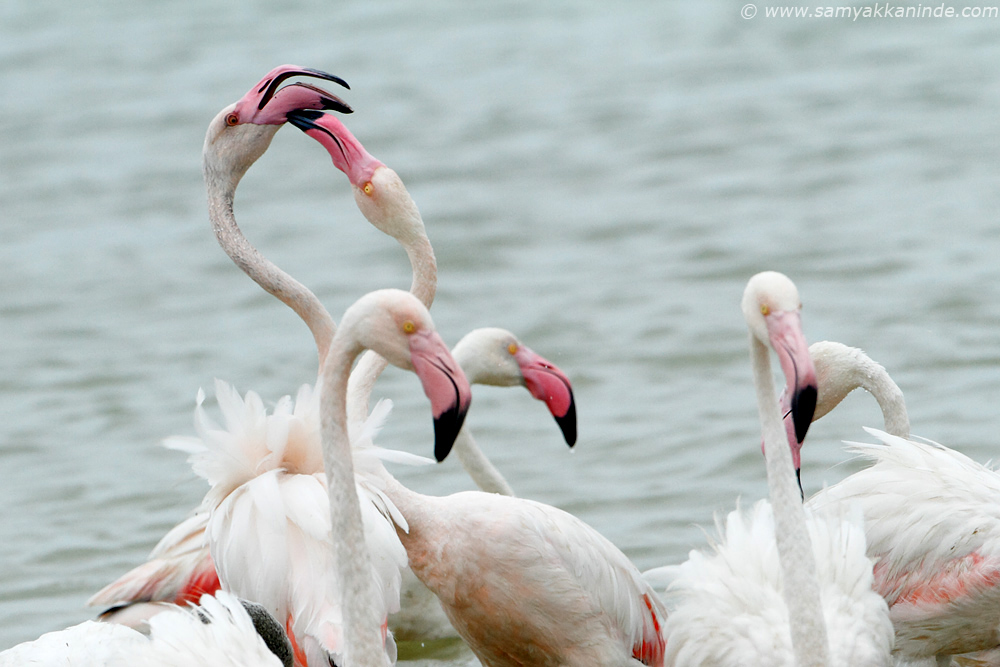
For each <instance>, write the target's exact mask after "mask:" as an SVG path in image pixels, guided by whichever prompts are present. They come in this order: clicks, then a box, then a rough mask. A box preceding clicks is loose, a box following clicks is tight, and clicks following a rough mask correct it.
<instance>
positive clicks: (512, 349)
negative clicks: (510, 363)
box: [507, 343, 517, 354]
mask: <svg viewBox="0 0 1000 667" xmlns="http://www.w3.org/2000/svg"><path fill="white" fill-rule="evenodd" d="M507 351H508V352H510V353H511V354H517V343H511V344H510V345H508V346H507Z"/></svg>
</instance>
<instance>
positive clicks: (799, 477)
mask: <svg viewBox="0 0 1000 667" xmlns="http://www.w3.org/2000/svg"><path fill="white" fill-rule="evenodd" d="M795 481H796V482H798V484H799V497H800V498H801V499H802V502H805V501H806V492H805V491H803V490H802V468H796V469H795Z"/></svg>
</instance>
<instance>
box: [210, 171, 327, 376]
mask: <svg viewBox="0 0 1000 667" xmlns="http://www.w3.org/2000/svg"><path fill="white" fill-rule="evenodd" d="M205 182H206V183H205V184H206V187H207V190H208V217H209V220H210V221H211V223H212V230H213V231H214V232H215V238H216V239H217V240H218V242H219V245H220V246H222V249H223V250H225V251H226V254H227V255H229V258H230V259H231V260H233V262H234V263H235V264H236V266H238V267H240V269H242V270H243V272H244V273H246V274H247V275H248V276H250V278H251V279H252V280H253V281H254V282H255V283H257V284H258V285H260V286H261V287H262V288H264V290H265V291H267V292H268V293H269V294H272V295H273V296H275V297H277V298H278V299H280V300H281V301H282V303H284V304H285V305H287V306H288V307H289V308H291V309H292V310H294V311H295V313H296V314H297V315H298V316H299V317H300V318H302V321H303V322H305V323H306V326H308V327H309V331H311V332H312V335H313V339H314V340H315V341H316V350H317V352H318V354H319V359H320V362H321V363H322V360H323V358H324V357H325V356H326V352H327V349H329V347H330V341H331V339H332V338H333V334H334V332H335V331H336V324H335V323H334V321H333V318H332V317H331V316H330V313H329V312H327V310H326V308H324V307H323V304H322V303H320V300H319V299H318V298H316V295H315V294H313V293H312V292H311V291H310V290H309V288H307V287H306V286H305V285H303V284H302V283H300V282H299V281H297V280H295V278H292V277H291V276H290V275H288V274H287V273H285V272H284V271H282V270H281V269H280V268H278V267H277V266H276V265H275V264H274V263H273V262H271V261H270V260H268V259H267V258H266V257H264V255H262V254H261V253H260V251H258V250H257V249H256V248H255V247H254V246H253V245H252V244H251V243H250V241H248V240H247V238H246V237H245V236H244V235H243V232H242V231H241V230H240V228H239V225H237V224H236V216H235V214H234V213H233V198H234V196H235V192H236V185H237V184H238V183H239V181H238V180H237V181H236V182H235V183H228V182H226V181H225V180H223V179H221V178H219V177H218V176H217V175H215V174H214V173H210V172H208V171H206V174H205Z"/></svg>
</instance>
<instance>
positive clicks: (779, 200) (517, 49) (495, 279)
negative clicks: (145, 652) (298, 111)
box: [0, 0, 1000, 665]
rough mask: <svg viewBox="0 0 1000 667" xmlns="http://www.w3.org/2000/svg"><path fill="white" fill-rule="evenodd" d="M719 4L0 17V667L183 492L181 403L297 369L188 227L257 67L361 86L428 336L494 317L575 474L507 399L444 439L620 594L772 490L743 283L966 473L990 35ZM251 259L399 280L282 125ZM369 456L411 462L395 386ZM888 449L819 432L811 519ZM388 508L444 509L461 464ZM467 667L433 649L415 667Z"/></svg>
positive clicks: (358, 95)
mask: <svg viewBox="0 0 1000 667" xmlns="http://www.w3.org/2000/svg"><path fill="white" fill-rule="evenodd" d="M740 7H741V3H727V2H704V3H697V4H695V3H646V2H631V3H625V4H619V5H616V6H615V7H614V9H611V8H610V7H609V6H608V5H607V3H599V2H575V3H572V2H562V3H530V2H495V3H489V5H482V6H474V7H470V6H467V4H466V3H457V2H423V3H406V2H392V3H385V2H379V3H366V4H361V3H355V4H352V5H350V6H344V7H336V8H335V7H333V6H331V5H330V4H329V3H320V2H304V3H294V4H292V3H264V2H248V3H228V2H220V1H218V0H208V1H207V2H206V1H198V2H195V1H193V0H178V1H176V2H171V3H133V2H121V1H118V2H115V1H112V0H109V1H107V2H100V3H66V2H54V1H53V0H35V1H33V2H26V1H24V0H14V1H13V2H8V3H6V4H4V6H3V7H2V8H0V17H2V21H0V83H2V88H3V90H4V95H3V102H2V103H0V104H2V109H3V111H4V114H3V123H2V124H0V137H2V140H0V169H2V180H0V211H2V218H3V219H2V226H3V241H2V243H0V266H2V269H0V352H2V353H0V414H2V415H3V418H2V420H0V504H2V506H3V507H4V508H5V510H4V512H3V518H2V520H0V648H6V647H8V646H10V645H12V644H14V643H17V642H20V641H24V640H26V639H31V638H34V637H36V636H37V635H39V634H40V633H42V632H45V631H49V630H52V629H56V628H60V627H64V626H66V625H68V624H72V623H76V622H79V621H82V620H84V619H86V618H88V617H90V616H92V614H93V611H94V610H91V609H87V608H86V607H84V602H85V600H86V599H87V598H88V597H89V596H90V595H91V594H92V593H93V592H94V591H96V590H97V589H98V588H100V587H101V586H103V585H104V584H106V583H107V582H109V581H111V580H113V579H114V578H116V577H117V576H119V575H120V574H122V573H123V572H125V571H126V570H127V569H129V568H131V567H133V566H134V565H136V564H138V563H140V562H141V561H142V560H144V559H145V557H146V556H147V554H148V552H149V549H150V548H151V547H152V546H153V544H155V542H156V541H157V540H158V539H159V538H160V537H161V536H162V535H163V533H164V532H165V531H166V530H167V529H168V528H169V527H171V526H172V525H174V524H175V523H176V522H178V521H179V520H180V519H181V518H183V517H184V516H185V515H186V513H187V512H188V511H189V510H190V509H191V508H192V507H194V505H195V504H196V503H197V502H198V500H199V499H200V498H201V496H202V495H203V493H204V486H203V483H202V481H201V480H200V479H197V478H195V477H194V476H193V474H192V473H191V472H190V469H189V468H188V466H187V464H186V462H185V461H184V457H183V455H181V454H179V453H177V452H171V451H167V450H165V449H163V448H162V447H160V445H159V443H160V441H161V440H162V439H163V438H164V437H166V436H168V435H173V434H191V433H192V432H193V428H192V409H193V407H194V398H195V394H196V392H197V390H198V388H199V387H205V388H206V389H208V390H209V391H211V385H212V382H213V379H214V378H216V377H219V378H222V379H225V380H228V381H230V382H232V383H234V384H235V385H236V386H237V387H238V388H239V389H241V390H244V391H245V390H247V389H254V390H256V391H258V392H259V393H260V394H261V395H262V396H263V397H264V398H265V400H267V401H274V400H277V399H278V398H279V397H280V396H282V395H284V394H287V393H294V392H295V390H296V389H297V388H298V386H299V385H300V384H302V383H304V382H309V381H311V380H312V379H313V378H314V377H315V375H314V374H315V352H314V350H313V343H312V339H311V337H310V336H309V334H308V332H307V330H306V329H305V327H304V326H303V325H302V324H301V323H300V322H299V321H298V319H297V318H296V317H295V316H294V315H293V314H292V313H291V312H290V311H288V309H286V308H285V307H284V306H282V305H281V304H280V303H278V302H277V301H276V300H274V299H272V298H271V297H270V296H268V295H266V294H265V293H263V292H262V291H261V290H260V289H259V288H257V286H256V285H254V284H253V283H251V282H250V281H249V280H248V279H247V278H246V277H244V276H243V275H242V274H241V273H240V272H239V271H238V270H237V269H236V268H235V267H234V266H232V264H231V263H230V262H229V260H228V258H226V256H225V255H224V254H223V253H222V251H221V250H220V249H219V248H218V246H217V245H216V243H215V240H214V239H213V237H212V234H211V231H210V229H209V225H208V222H207V214H206V211H205V195H204V188H203V185H202V181H201V172H200V160H201V143H202V139H203V137H204V132H205V128H206V127H207V125H208V122H209V121H210V120H211V119H212V117H213V116H214V115H215V113H216V112H217V111H218V110H219V109H220V108H222V107H223V106H225V105H226V104H228V103H230V102H232V101H235V100H236V99H237V98H239V97H240V96H241V95H242V94H243V93H244V92H245V91H246V90H247V89H248V88H249V86H250V85H252V84H253V83H254V82H255V81H257V80H258V79H259V78H260V77H261V76H262V75H263V74H264V73H265V72H267V71H268V70H269V69H271V68H272V67H274V66H276V65H278V64H282V63H295V64H299V65H304V66H312V67H317V68H320V69H324V70H327V71H330V72H334V73H336V74H339V75H341V76H343V77H345V78H346V79H347V80H348V81H349V82H350V83H351V85H352V90H351V91H345V92H344V97H345V99H347V100H348V101H349V102H350V103H351V104H352V105H353V106H354V108H355V109H356V113H355V114H354V115H353V116H351V117H350V118H347V119H345V120H346V121H347V124H348V125H349V127H351V129H352V130H353V132H354V134H355V135H356V136H357V137H358V138H359V139H360V140H361V141H362V142H363V143H364V144H365V145H366V147H367V148H368V149H369V151H370V152H371V153H372V154H374V155H375V156H376V157H378V158H380V159H381V160H382V161H384V162H385V163H386V164H388V165H390V166H392V167H393V168H394V169H395V170H396V171H397V172H398V173H399V174H400V175H401V176H402V178H403V179H404V181H405V182H406V184H407V186H408V188H409V190H410V192H411V194H412V195H413V197H414V199H415V200H416V201H417V203H418V205H419V206H420V209H421V212H422V214H423V217H424V220H425V222H426V224H427V229H428V233H429V235H430V237H431V240H432V242H433V244H434V248H435V250H436V252H437V256H438V261H439V266H440V283H439V292H438V298H437V301H436V302H435V305H434V308H433V310H432V312H433V314H434V317H435V321H436V323H437V325H438V328H439V329H440V330H441V331H442V333H443V335H444V337H445V339H446V340H448V341H449V342H451V343H453V342H455V341H457V340H458V339H459V338H460V337H461V335H463V334H464V333H465V332H466V331H468V330H470V329H472V328H474V327H478V326H486V325H494V326H503V327H506V328H508V329H511V330H512V331H514V332H516V333H517V334H519V335H520V336H521V337H522V339H523V340H524V341H525V342H526V343H527V344H528V345H530V346H531V347H532V348H534V349H535V350H536V351H538V352H539V353H540V354H542V355H544V356H546V357H548V358H550V359H551V360H552V361H554V362H555V363H557V364H558V365H559V366H560V367H561V368H562V369H563V370H564V371H565V372H566V373H567V374H568V375H569V376H570V378H571V379H572V380H573V383H574V389H575V392H576V398H577V407H578V413H579V432H580V439H579V443H578V444H577V446H576V448H575V450H574V451H573V452H569V451H568V450H567V449H566V447H565V446H564V445H563V444H562V442H561V438H560V436H559V432H558V430H557V428H556V427H555V425H554V424H553V423H552V420H551V419H550V418H549V416H548V415H547V413H546V411H545V409H544V407H543V406H541V405H538V404H537V403H536V402H534V401H533V400H532V399H531V398H530V397H529V396H528V394H527V392H512V391H505V390H500V389H493V390H491V389H489V388H482V387H477V388H476V390H475V392H474V394H475V405H474V408H473V411H472V412H471V413H470V417H469V423H470V424H471V426H472V428H473V430H474V431H475V433H476V435H477V439H478V440H479V441H480V443H481V444H482V445H483V446H484V448H485V449H487V450H488V452H489V453H490V454H491V455H492V456H493V458H494V460H495V462H496V464H497V466H498V467H499V468H500V469H501V470H503V471H504V472H505V474H506V475H507V476H508V479H509V480H510V482H511V484H512V485H513V487H514V488H515V489H516V491H517V492H518V493H519V494H520V495H523V496H525V497H529V498H534V499H537V500H542V501H545V502H548V503H551V504H553V505H556V506H559V507H561V508H564V509H566V510H568V511H570V512H572V513H574V514H576V515H577V516H579V517H580V518H582V519H584V520H585V521H587V522H588V523H590V524H592V525H593V526H595V527H596V528H597V529H598V530H600V531H601V532H602V533H603V534H604V535H606V536H607V537H608V538H610V539H611V540H612V541H613V542H614V543H615V544H617V545H619V546H620V547H621V548H622V549H623V550H624V551H625V552H626V553H627V554H628V555H629V556H630V557H631V558H632V559H633V560H634V561H635V563H636V564H637V565H638V566H639V567H640V568H641V569H645V568H648V567H652V566H655V565H660V564H664V563H672V562H678V561H680V560H682V559H683V558H684V557H685V555H686V553H687V552H688V550H690V549H692V548H696V547H700V546H703V545H704V544H705V536H704V530H705V529H706V528H710V526H711V523H712V517H713V513H714V512H724V511H728V510H729V509H731V508H732V507H733V506H734V504H735V502H736V500H737V498H743V499H744V502H750V501H752V500H756V499H757V498H760V497H762V496H764V495H765V494H766V487H765V481H764V466H763V464H762V459H761V456H760V450H759V425H758V422H757V413H756V407H755V403H754V394H753V389H752V384H751V377H750V367H749V361H748V353H747V344H746V331H745V326H744V324H743V321H742V316H741V314H740V311H739V299H740V295H741V293H742V290H743V287H744V285H745V283H746V280H747V279H748V278H749V277H750V276H751V275H752V274H753V273H755V272H757V271H759V270H763V269H776V270H780V271H783V272H785V273H787V274H788V275H789V276H791V277H792V278H793V279H794V280H795V281H796V282H797V284H798V286H799V290H800V292H801V294H802V296H803V300H804V304H805V311H804V315H803V318H804V322H805V329H806V335H807V336H808V337H809V339H810V340H822V339H832V340H839V341H841V342H844V343H847V344H850V345H855V346H861V347H864V348H865V349H866V350H867V351H868V352H869V353H870V354H871V355H872V356H873V357H874V358H875V359H877V360H879V361H880V362H881V363H883V364H884V365H885V366H886V367H887V369H888V370H889V371H890V373H892V374H893V376H894V377H895V378H896V380H897V382H898V383H899V384H900V386H901V387H902V389H903V391H904V393H905V395H906V397H907V400H908V406H909V409H910V417H911V421H912V425H913V431H914V433H916V434H919V435H923V436H926V437H929V438H932V439H935V440H938V441H940V442H943V443H944V444H947V445H949V446H952V447H955V448H957V449H960V450H961V451H964V452H966V453H968V454H969V455H970V456H972V457H973V458H975V459H977V460H980V461H986V460H988V459H991V458H994V457H996V456H997V452H998V451H1000V449H998V447H997V445H998V443H997V432H998V427H1000V412H998V410H997V407H996V404H995V403H993V400H995V398H996V396H998V395H1000V335H998V333H997V331H998V329H997V322H998V321H1000V224H998V222H1000V158H998V156H1000V141H998V134H1000V133H998V123H997V109H1000V68H998V66H997V64H998V63H1000V20H998V19H992V20H990V19H980V20H975V19H959V18H956V19H951V20H948V19H936V20H935V19H909V20H894V21H892V20H877V19H872V20H868V21H865V20H858V21H857V22H852V21H850V20H846V19H828V20H822V19H774V18H772V19H769V18H767V17H766V16H764V5H760V11H759V13H758V15H757V16H756V17H755V18H753V19H752V20H745V19H743V18H741V16H740ZM236 209H237V216H238V218H239V220H240V223H241V225H242V226H243V228H244V230H245V231H246V233H247V235H248V236H249V237H250V239H251V240H252V241H253V242H254V243H255V244H256V245H257V246H258V247H259V248H260V249H261V250H262V251H263V252H264V253H265V254H267V255H268V256H270V257H271V258H273V259H274V260H275V261H276V262H277V263H278V264H279V265H281V266H283V267H285V268H286V269H287V270H288V271H289V272H291V273H292V274H293V275H295V276H297V277H298V278H300V279H301V280H302V281H303V282H305V283H306V284H307V285H309V286H310V287H312V288H313V289H314V290H315V291H316V292H317V294H318V295H319V296H320V297H321V298H322V299H323V301H324V302H325V303H326V304H327V305H328V307H329V309H330V310H331V312H333V313H334V314H335V316H336V314H338V313H340V312H342V311H343V310H344V308H346V307H347V306H348V305H349V304H350V303H351V302H353V301H354V299H356V298H357V297H358V296H360V295H361V294H362V293H364V292H366V291H368V290H371V289H376V288H380V287H387V286H395V287H403V288H405V287H407V286H408V285H409V280H410V278H409V267H408V265H407V262H406V260H405V256H404V255H403V253H402V252H401V251H400V249H399V248H398V247H397V246H395V245H394V243H393V242H392V241H391V240H389V239H386V238H385V237H383V236H382V235H381V234H380V233H378V232H377V231H375V230H373V229H372V228H370V227H369V226H368V225H367V223H366V222H365V221H364V219H363V218H362V217H361V215H360V213H359V212H358V211H357V209H356V207H355V206H354V203H353V200H352V199H351V196H350V192H349V189H348V186H347V182H346V179H344V177H343V176H342V175H341V174H340V173H339V172H337V171H336V170H335V169H334V168H333V166H332V165H331V164H330V163H329V160H328V158H327V157H326V154H325V152H323V151H322V150H321V149H320V148H319V147H318V146H316V145H315V143H314V142H313V141H312V140H310V139H308V138H306V137H304V136H303V135H302V134H301V133H299V132H297V131H296V130H294V129H291V128H288V129H285V130H283V131H281V132H280V133H279V134H278V135H277V137H276V138H275V141H274V142H273V144H272V148H271V149H270V151H269V152H268V153H267V155H266V156H265V157H264V158H263V159H261V160H260V162H258V164H257V165H255V166H254V167H253V169H252V170H251V171H250V173H249V174H248V176H247V177H246V179H244V181H243V184H242V185H241V187H240V191H239V195H238V198H237V206H236ZM378 392H379V393H380V394H381V395H385V396H391V397H392V398H393V399H394V401H395V403H396V408H395V411H394V414H393V417H392V419H391V424H390V426H389V427H388V428H387V429H386V430H385V431H384V432H383V435H382V437H381V439H380V441H381V443H382V444H384V445H388V446H394V447H398V448H402V449H407V450H408V451H413V452H416V453H421V454H425V455H426V454H429V452H430V437H431V435H430V434H431V425H430V419H429V418H428V416H427V405H426V401H425V399H424V397H423V396H422V395H421V392H420V388H419V384H418V383H416V382H414V381H413V378H412V377H409V376H408V375H407V374H405V373H402V372H401V371H394V370H390V371H389V372H387V373H386V375H385V376H384V378H383V379H382V381H381V382H380V385H379V389H378ZM862 425H873V426H880V425H881V417H880V415H879V413H878V410H877V407H876V405H875V403H874V401H873V400H871V399H870V398H869V397H867V396H864V395H861V394H858V395H855V396H852V397H850V398H849V400H848V401H846V402H845V404H844V405H843V406H842V407H841V408H840V409H838V410H837V412H836V413H835V414H833V415H831V416H830V417H828V418H827V419H824V420H823V421H822V422H819V423H817V424H816V426H815V427H814V428H813V430H811V431H810V436H809V440H808V442H807V447H806V449H805V450H804V470H803V479H804V482H805V485H806V491H807V493H808V492H811V491H815V490H816V489H818V488H820V487H821V486H822V485H823V484H824V483H833V482H835V481H836V480H838V479H840V478H841V477H843V476H844V475H846V474H848V473H849V472H851V471H852V470H853V469H854V467H853V465H852V464H845V463H844V462H845V460H846V459H847V456H846V455H845V453H844V451H843V448H842V446H841V445H840V441H841V440H844V439H858V438H863V437H865V434H864V433H863V432H862V431H861V428H860V427H861V426H862ZM400 477H401V479H403V481H404V482H405V483H407V484H409V485H411V486H413V487H415V488H417V489H419V490H421V491H424V492H428V493H440V494H443V493H448V492H451V491H455V490H459V489H464V488H468V487H469V482H468V481H467V478H466V477H465V476H464V474H463V473H462V472H461V470H460V468H459V466H458V464H457V462H456V461H453V460H449V461H447V462H445V463H444V464H443V465H441V466H438V467H435V468H431V469H422V470H419V471H413V470H402V471H400ZM417 662H420V663H421V664H446V665H457V664H468V663H470V662H474V661H472V659H471V657H470V654H469V653H467V652H466V651H464V650H463V649H462V648H461V647H455V646H450V647H447V648H445V649H443V650H442V651H440V652H434V651H430V652H428V653H426V654H425V655H423V656H422V658H421V660H419V661H414V662H406V664H417Z"/></svg>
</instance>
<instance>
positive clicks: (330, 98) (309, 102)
mask: <svg viewBox="0 0 1000 667" xmlns="http://www.w3.org/2000/svg"><path fill="white" fill-rule="evenodd" d="M293 76H311V77H315V78H319V79H325V80H327V81H333V82H335V83H338V84H340V85H342V86H344V87H345V88H348V89H350V86H348V85H347V82H346V81H344V80H343V79H341V78H340V77H338V76H334V75H332V74H327V73H326V72H321V71H320V70H317V69H309V68H304V67H296V66H294V65H282V66H281V67H276V68H275V69H273V70H271V71H270V72H268V74H267V76H265V77H264V78H263V79H261V80H260V81H259V82H258V83H257V85H255V86H254V87H253V88H251V89H250V91H249V92H248V93H247V94H246V95H244V96H243V97H242V98H241V99H240V101H239V102H237V103H236V107H235V108H234V109H233V111H234V112H235V113H236V116H237V118H239V122H240V123H252V124H254V125H282V124H284V123H285V122H286V121H287V120H288V119H287V117H286V114H287V113H288V112H289V111H292V110H294V109H328V110H330V111H339V112H341V113H352V112H353V109H351V107H350V105H349V104H347V102H344V101H343V100H342V99H340V98H339V97H337V96H336V95H333V94H332V93H329V92H327V91H325V90H323V89H322V88H319V87H317V86H313V85H310V84H308V83H301V82H296V83H293V84H290V85H288V86H285V87H284V88H281V89H280V90H279V89H278V86H279V85H281V83H282V82H283V81H285V80H286V79H288V78H289V77H293Z"/></svg>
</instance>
